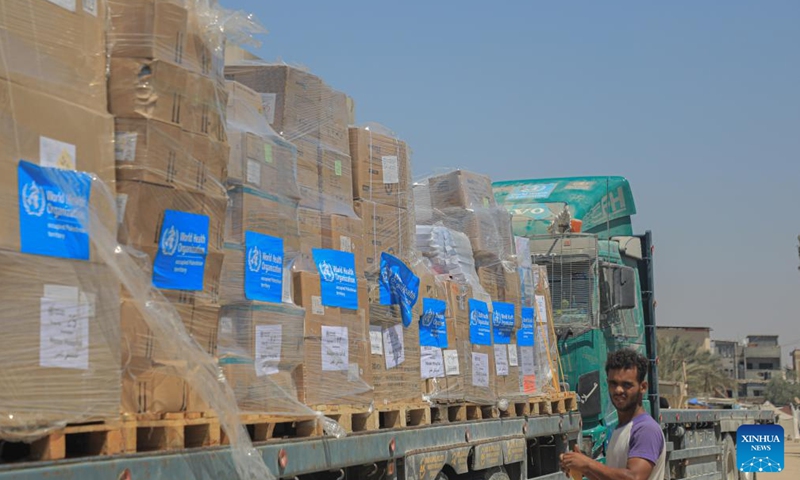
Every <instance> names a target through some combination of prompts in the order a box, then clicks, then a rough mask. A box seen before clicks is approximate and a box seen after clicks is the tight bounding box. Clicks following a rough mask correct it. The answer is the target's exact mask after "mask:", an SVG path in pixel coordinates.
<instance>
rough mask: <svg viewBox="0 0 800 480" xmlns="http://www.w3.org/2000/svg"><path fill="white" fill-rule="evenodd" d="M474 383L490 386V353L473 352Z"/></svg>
mask: <svg viewBox="0 0 800 480" xmlns="http://www.w3.org/2000/svg"><path fill="white" fill-rule="evenodd" d="M472 385H474V386H476V387H488V386H489V355H487V354H485V353H476V352H472Z"/></svg>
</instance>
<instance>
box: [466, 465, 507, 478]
mask: <svg viewBox="0 0 800 480" xmlns="http://www.w3.org/2000/svg"><path fill="white" fill-rule="evenodd" d="M468 478H469V480H511V478H509V476H508V474H507V473H506V471H505V470H503V469H502V468H501V467H495V468H489V469H487V470H481V471H480V472H473V473H472V475H470V476H469V477H468Z"/></svg>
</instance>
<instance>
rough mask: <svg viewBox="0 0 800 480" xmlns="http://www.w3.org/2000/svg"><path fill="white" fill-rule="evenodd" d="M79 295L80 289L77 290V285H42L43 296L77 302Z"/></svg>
mask: <svg viewBox="0 0 800 480" xmlns="http://www.w3.org/2000/svg"><path fill="white" fill-rule="evenodd" d="M79 296H80V290H78V287H71V286H69V285H52V284H45V285H44V295H43V297H44V298H49V299H51V300H61V301H64V302H68V303H69V302H71V303H78V297H79Z"/></svg>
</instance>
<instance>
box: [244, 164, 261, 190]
mask: <svg viewBox="0 0 800 480" xmlns="http://www.w3.org/2000/svg"><path fill="white" fill-rule="evenodd" d="M247 183H249V184H251V185H256V186H259V187H260V186H261V164H260V163H259V162H257V161H255V160H249V159H248V160H247Z"/></svg>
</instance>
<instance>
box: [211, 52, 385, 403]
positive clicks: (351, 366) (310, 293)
mask: <svg viewBox="0 0 800 480" xmlns="http://www.w3.org/2000/svg"><path fill="white" fill-rule="evenodd" d="M225 75H226V78H227V79H228V80H230V81H234V82H237V83H238V84H241V85H243V86H246V87H248V88H249V89H252V91H255V92H257V97H260V98H258V99H255V98H254V103H257V102H258V100H260V104H261V109H262V113H263V116H264V117H265V118H266V120H267V122H268V123H269V124H270V126H271V127H272V129H273V130H274V131H275V132H278V134H279V135H280V136H281V138H283V139H284V140H285V141H288V142H289V143H291V144H293V145H294V146H295V147H296V149H297V150H296V152H297V157H296V159H297V160H296V179H297V187H298V191H299V195H298V198H299V207H300V208H299V209H297V210H296V212H295V215H293V219H295V220H296V221H297V223H298V229H299V241H298V252H299V254H298V255H297V257H296V258H295V261H294V262H293V265H292V270H293V278H292V286H293V292H292V298H293V300H294V303H295V304H296V305H298V306H300V307H302V308H304V309H305V321H304V329H303V337H304V341H303V345H304V348H303V353H302V355H303V362H302V365H301V367H300V369H299V372H300V373H299V374H298V376H297V391H298V397H299V398H300V400H301V401H303V402H304V403H306V404H307V405H312V406H317V405H326V404H345V403H346V404H351V405H359V404H361V405H367V404H369V403H370V402H371V400H372V395H371V381H372V380H371V368H370V364H369V356H368V355H369V354H368V352H369V350H368V348H369V345H368V343H367V322H368V317H367V315H368V314H367V310H368V303H367V289H366V282H365V280H364V269H365V257H364V240H363V223H362V221H361V219H359V218H358V217H357V216H356V215H355V212H354V210H353V180H352V170H351V169H352V162H351V159H350V155H349V138H348V131H347V125H348V117H349V110H348V102H347V97H346V95H344V94H343V93H341V92H337V91H335V90H333V89H331V88H330V87H329V86H327V85H326V84H325V82H323V81H322V79H320V78H319V77H317V76H315V75H312V74H310V73H308V72H306V71H303V70H300V69H298V68H294V67H289V66H286V65H268V64H265V63H261V64H259V63H258V61H256V60H253V59H250V60H249V61H248V62H247V65H227V66H226V67H225ZM253 151H254V152H258V148H257V147H256V148H254V149H253ZM260 211H261V214H262V215H276V214H278V213H277V212H283V211H285V209H282V208H280V207H275V208H272V209H271V211H270V212H269V213H267V212H265V211H264V209H263V208H261V209H260ZM279 215H281V216H283V213H280V214H279Z"/></svg>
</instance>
